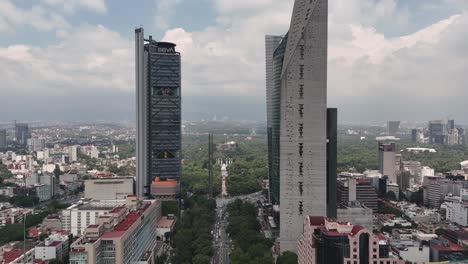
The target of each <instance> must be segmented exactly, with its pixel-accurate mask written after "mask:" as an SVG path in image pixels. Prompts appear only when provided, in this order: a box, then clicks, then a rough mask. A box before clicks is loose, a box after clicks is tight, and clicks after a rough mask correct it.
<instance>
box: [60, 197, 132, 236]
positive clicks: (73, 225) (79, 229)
mask: <svg viewBox="0 0 468 264" xmlns="http://www.w3.org/2000/svg"><path fill="white" fill-rule="evenodd" d="M123 205H125V200H113V201H111V200H109V201H92V202H86V203H84V204H74V205H71V206H70V207H68V208H67V209H64V210H62V224H63V230H66V231H69V232H71V233H72V234H73V235H74V236H81V235H82V234H83V232H84V230H85V228H86V227H88V226H89V225H94V224H96V221H97V218H98V217H99V216H103V215H107V214H112V213H120V211H121V210H120V209H118V208H120V207H122V206H123Z"/></svg>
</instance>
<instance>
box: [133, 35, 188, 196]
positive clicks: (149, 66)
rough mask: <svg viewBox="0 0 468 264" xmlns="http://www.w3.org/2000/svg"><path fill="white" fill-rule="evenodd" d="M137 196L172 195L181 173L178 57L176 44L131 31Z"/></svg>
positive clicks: (179, 63) (179, 65)
mask: <svg viewBox="0 0 468 264" xmlns="http://www.w3.org/2000/svg"><path fill="white" fill-rule="evenodd" d="M135 42H136V43H135V44H136V50H135V53H136V89H137V183H136V194H137V195H138V196H139V197H143V196H153V197H157V198H168V197H169V196H176V195H177V192H176V191H174V190H177V191H178V189H179V184H178V181H179V179H180V174H181V164H180V155H181V154H180V153H181V59H180V53H178V52H177V51H176V49H175V47H176V45H175V44H173V43H168V42H157V41H155V40H153V39H152V37H151V36H149V39H145V38H144V31H143V28H139V29H136V30H135Z"/></svg>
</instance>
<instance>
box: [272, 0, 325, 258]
mask: <svg viewBox="0 0 468 264" xmlns="http://www.w3.org/2000/svg"><path fill="white" fill-rule="evenodd" d="M327 38H328V1H327V0H312V1H311V0H296V1H295V3H294V10H293V15H292V19H291V25H290V29H289V33H288V43H287V46H286V50H285V55H284V62H283V67H282V75H281V91H280V93H281V112H280V113H281V115H280V116H281V121H280V122H281V123H280V239H279V241H280V249H281V251H282V252H284V251H286V250H290V251H294V252H296V251H297V242H298V240H299V239H300V238H301V235H302V226H301V223H302V222H303V220H304V217H305V216H307V215H316V216H326V215H327V203H326V201H327Z"/></svg>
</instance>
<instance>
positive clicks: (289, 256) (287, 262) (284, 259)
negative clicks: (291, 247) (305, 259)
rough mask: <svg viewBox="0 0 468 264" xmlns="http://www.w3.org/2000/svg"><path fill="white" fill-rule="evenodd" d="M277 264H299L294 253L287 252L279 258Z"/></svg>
mask: <svg viewBox="0 0 468 264" xmlns="http://www.w3.org/2000/svg"><path fill="white" fill-rule="evenodd" d="M276 264H297V255H296V254H295V253H294V252H291V251H286V252H284V253H283V254H282V255H281V256H279V257H278V259H277V260H276Z"/></svg>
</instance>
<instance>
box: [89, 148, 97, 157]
mask: <svg viewBox="0 0 468 264" xmlns="http://www.w3.org/2000/svg"><path fill="white" fill-rule="evenodd" d="M90 156H91V158H92V159H98V158H99V149H98V148H97V147H96V146H91V152H90Z"/></svg>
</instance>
